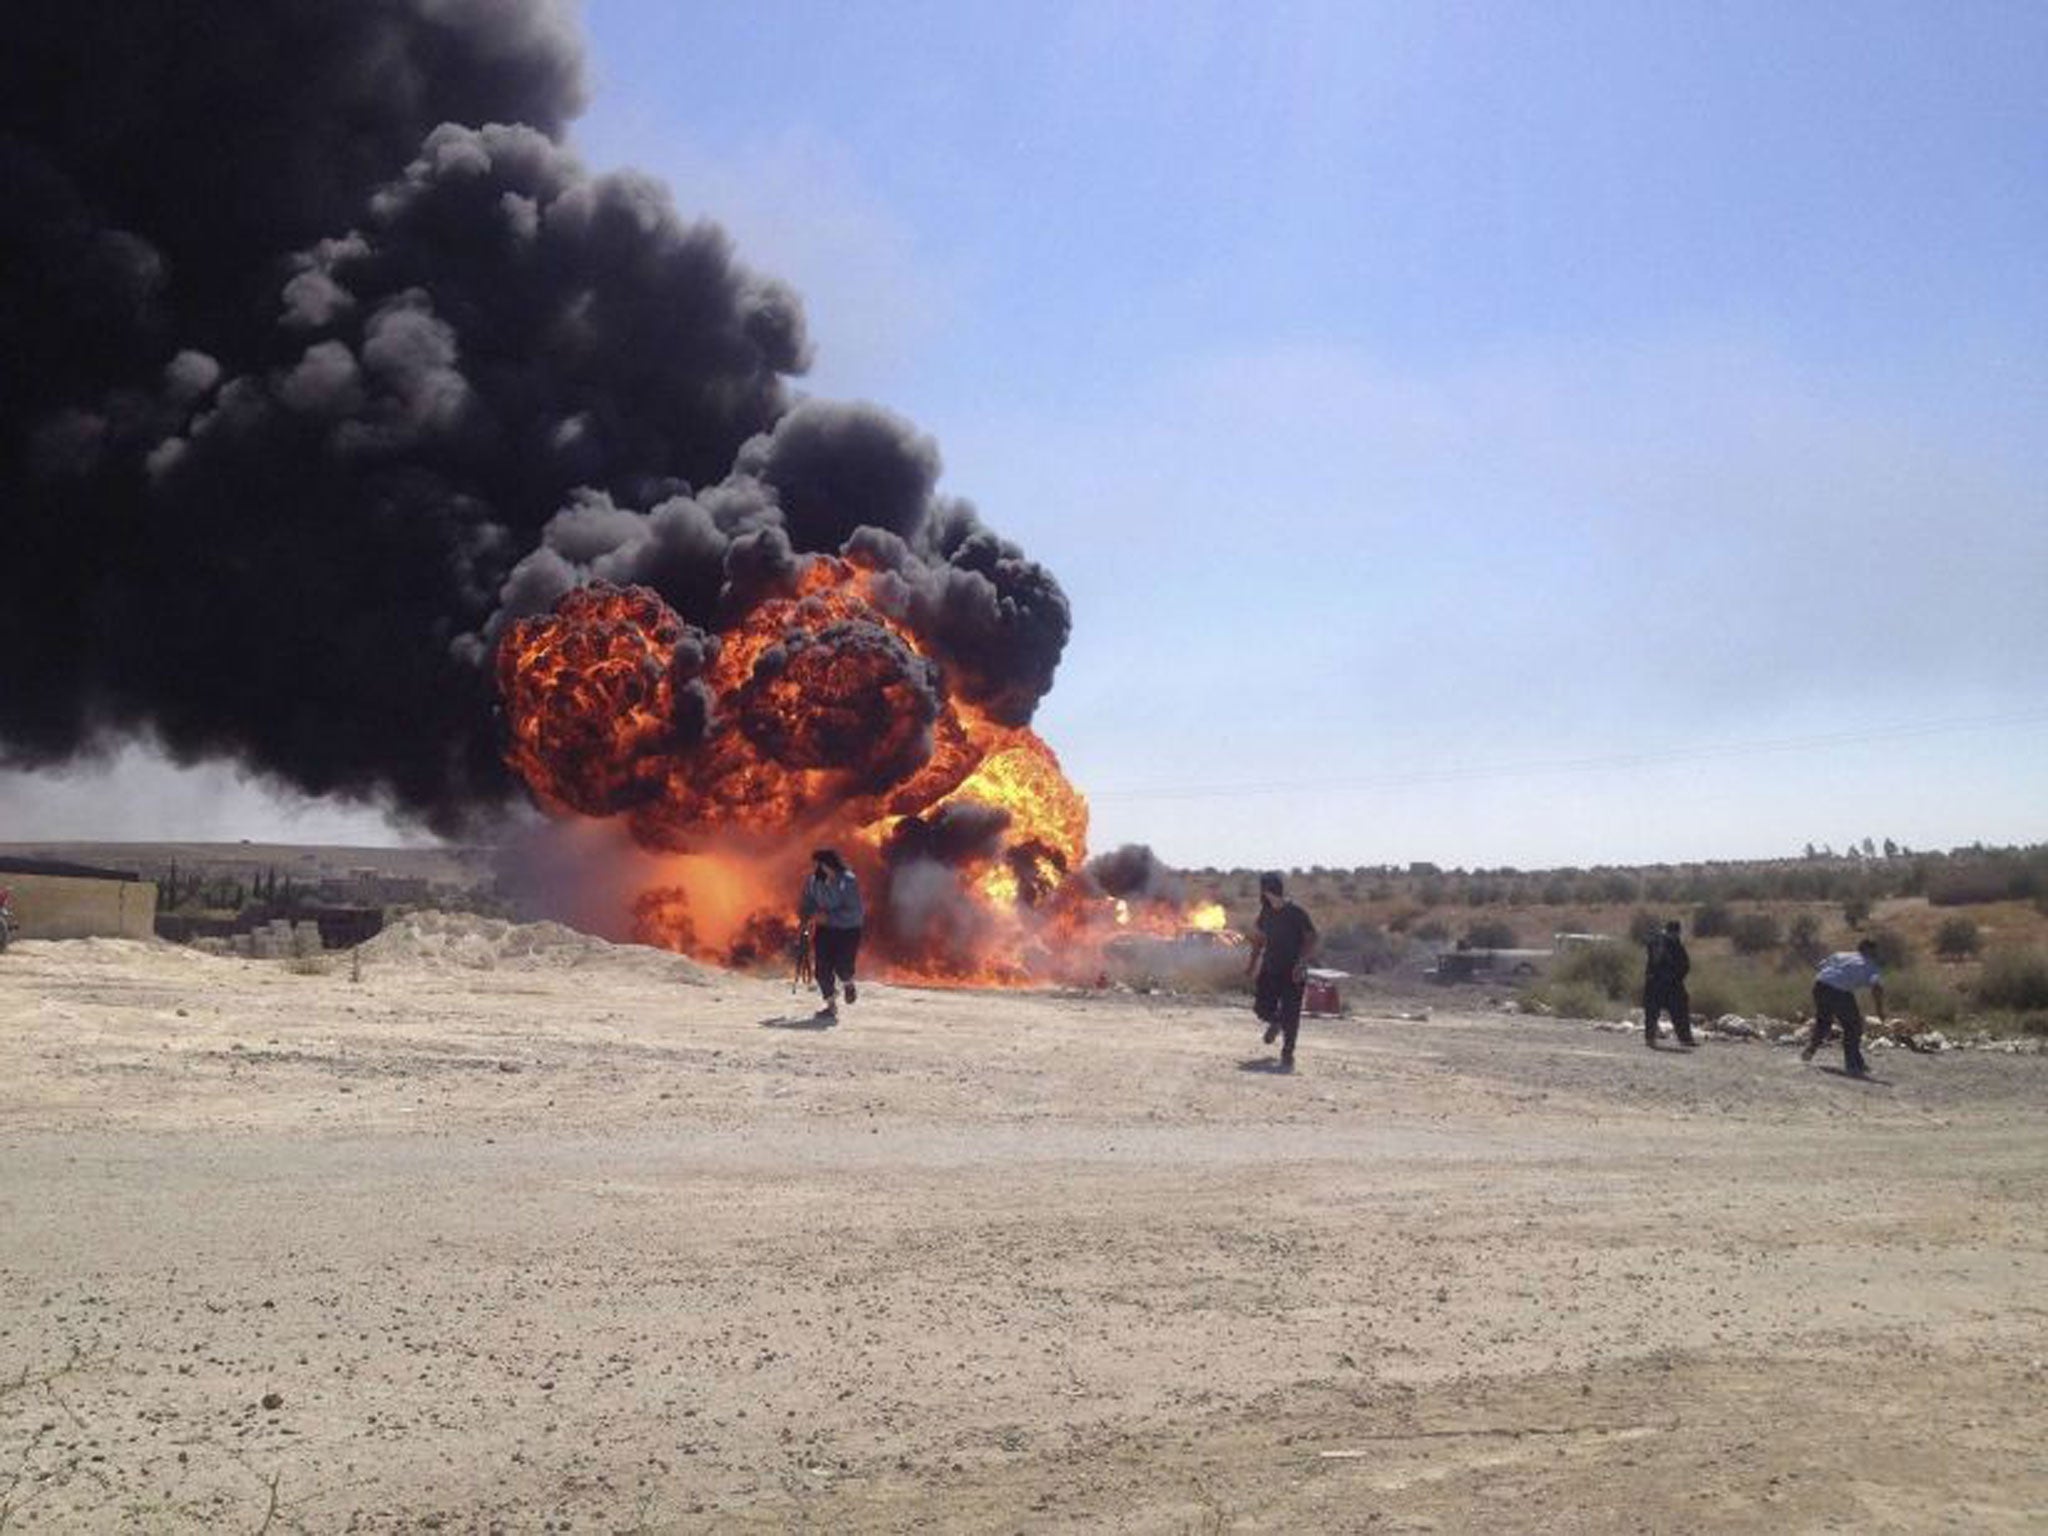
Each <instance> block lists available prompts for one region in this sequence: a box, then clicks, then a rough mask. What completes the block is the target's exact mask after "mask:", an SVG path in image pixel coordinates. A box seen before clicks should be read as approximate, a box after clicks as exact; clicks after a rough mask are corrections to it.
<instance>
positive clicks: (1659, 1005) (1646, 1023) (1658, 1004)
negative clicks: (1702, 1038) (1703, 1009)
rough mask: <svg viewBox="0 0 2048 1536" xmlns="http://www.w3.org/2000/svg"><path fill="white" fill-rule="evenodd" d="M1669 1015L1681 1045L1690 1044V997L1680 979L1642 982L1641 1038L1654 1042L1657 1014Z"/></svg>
mask: <svg viewBox="0 0 2048 1536" xmlns="http://www.w3.org/2000/svg"><path fill="white" fill-rule="evenodd" d="M1660 1013H1668V1014H1670V1015H1671V1027H1672V1029H1673V1030H1675V1031H1676V1032H1677V1034H1678V1041H1679V1044H1681V1045H1691V1044H1692V999H1691V998H1690V997H1688V996H1686V992H1685V983H1684V982H1682V981H1646V982H1644V983H1643V1038H1644V1039H1645V1040H1648V1041H1650V1042H1652V1043H1653V1044H1654V1043H1655V1041H1656V1039H1657V1015H1658V1014H1660Z"/></svg>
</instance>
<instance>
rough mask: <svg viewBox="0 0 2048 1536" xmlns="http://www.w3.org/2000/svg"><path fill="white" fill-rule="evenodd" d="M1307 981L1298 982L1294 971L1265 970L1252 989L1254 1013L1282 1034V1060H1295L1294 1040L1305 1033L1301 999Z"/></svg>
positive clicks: (1306, 986)
mask: <svg viewBox="0 0 2048 1536" xmlns="http://www.w3.org/2000/svg"><path fill="white" fill-rule="evenodd" d="M1307 990H1308V983H1307V981H1305V980H1303V981H1296V980H1295V979H1294V975H1293V972H1292V970H1291V969H1290V970H1285V971H1268V970H1263V969H1262V970H1261V971H1260V972H1259V977H1258V980H1257V982H1255V983H1254V984H1253V987H1252V1012H1253V1013H1255V1014H1257V1015H1258V1016H1259V1018H1260V1020H1261V1021H1262V1022H1264V1023H1265V1024H1266V1025H1267V1026H1268V1027H1269V1028H1274V1029H1278V1030H1279V1031H1280V1059H1281V1060H1282V1061H1292V1060H1294V1037H1295V1036H1296V1035H1298V1034H1300V1033H1301V996H1302V993H1304V992H1306V991H1307Z"/></svg>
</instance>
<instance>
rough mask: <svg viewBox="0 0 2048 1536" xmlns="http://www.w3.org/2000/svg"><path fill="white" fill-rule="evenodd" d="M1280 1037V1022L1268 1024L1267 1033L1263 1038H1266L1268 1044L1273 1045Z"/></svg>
mask: <svg viewBox="0 0 2048 1536" xmlns="http://www.w3.org/2000/svg"><path fill="white" fill-rule="evenodd" d="M1279 1038H1280V1026H1279V1025H1278V1024H1268V1025H1267V1026H1266V1033H1265V1035H1264V1036H1263V1039H1264V1040H1265V1042H1266V1044H1268V1045H1271V1044H1272V1043H1273V1042H1274V1041H1275V1040H1278V1039H1279Z"/></svg>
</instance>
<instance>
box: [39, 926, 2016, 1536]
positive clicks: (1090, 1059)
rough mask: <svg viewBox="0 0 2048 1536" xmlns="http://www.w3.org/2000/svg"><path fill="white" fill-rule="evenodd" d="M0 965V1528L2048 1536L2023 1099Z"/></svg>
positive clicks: (1939, 1065) (1111, 1019) (1419, 1043)
mask: <svg viewBox="0 0 2048 1536" xmlns="http://www.w3.org/2000/svg"><path fill="white" fill-rule="evenodd" d="M1359 1004H1360V1007H1359V1013H1358V1014H1357V1015H1356V1016H1354V1017H1352V1018H1349V1019H1346V1020H1342V1021H1334V1022H1327V1023H1325V1022H1311V1024H1310V1025H1309V1026H1308V1027H1307V1033H1306V1035H1305V1037H1304V1042H1303V1045H1302V1048H1301V1057H1302V1068H1303V1070H1302V1071H1300V1072H1299V1073H1297V1074H1296V1075H1294V1076H1292V1077H1284V1076H1280V1075H1277V1074H1274V1073H1271V1072H1269V1071H1266V1070H1262V1068H1263V1067H1264V1066H1265V1064H1266V1062H1267V1061H1268V1060H1269V1058H1270V1053H1269V1052H1267V1051H1265V1050H1263V1049H1262V1048H1261V1047H1260V1046H1259V1044H1258V1040H1257V1035H1256V1032H1255V1026H1254V1025H1253V1024H1252V1022H1251V1021H1250V1019H1249V1016H1248V1014H1246V1013H1244V1012H1242V1011H1239V1010H1236V1009H1233V1008H1228V1007H1225V1006H1222V1005H1220V1004H1213V1003H1207V1002H1187V1001H1182V1002H1174V1001H1170V1000H1153V999H1141V998H1130V997H1063V996H1047V995H1036V996H1024V995H1007V996H1001V995H998V996H991V995H987V994H979V993H975V994H969V993H952V994H948V993H938V992H924V991H909V990H899V989H894V988H889V987H884V986H876V987H873V988H871V989H869V990H867V991H865V992H864V993H863V995H862V998H861V1001H860V1002H859V1004H858V1005H857V1006H855V1007H853V1008H851V1009H849V1010H847V1019H846V1021H845V1022H844V1023H842V1024H841V1025H840V1026H839V1027H837V1028H835V1029H829V1030H827V1029H818V1028H811V1027H807V1025H808V1024H809V1022H810V1021H809V1020H808V1018H807V1016H806V1012H805V1008H804V1005H803V1004H802V1003H801V1002H800V1000H798V999H794V998H792V996H791V995H790V992H789V990H788V988H787V987H786V986H776V985H770V984H765V983H760V982H754V981H746V980H739V979H733V978H727V977H709V978H704V979H701V980H697V981H695V982H693V981H692V980H691V979H690V976H689V973H688V972H687V971H686V970H685V969H684V968H682V967H681V966H679V965H677V964H675V963H671V962H665V961H661V960H656V959H653V958H652V957H648V956H646V955H645V954H644V953H643V954H642V955H641V956H640V957H638V958H634V957H632V956H631V955H624V956H610V957H607V956H604V955H598V954H594V953H593V955H592V956H590V957H587V958H586V959H585V961H584V963H579V964H567V963H563V964H553V965H542V964H533V965H529V966H525V967H523V968H522V967H521V966H518V965H511V966H500V967H498V968H496V969H493V970H490V971H465V970H461V969H458V968H451V967H448V966H445V965H443V966H432V965H426V964H421V963H410V962H408V961H406V960H405V959H403V958H389V957H387V958H385V959H382V960H374V961H372V962H370V963H368V964H366V966H365V968H364V971H363V974H362V977H361V979H360V981H354V980H351V979H350V976H349V974H348V967H347V964H346V962H345V961H344V962H341V963H339V964H337V965H336V966H335V967H334V969H333V970H332V971H331V972H329V973H328V974H326V975H300V974H295V973H293V972H292V971H291V970H289V969H288V968H286V967H284V966H281V965H278V964H274V963H262V962H249V961H234V960H221V959H213V958H208V957H204V956H198V955H195V954H192V953H189V952H185V951H180V950H175V949H170V948H168V947H164V946H158V945H143V944H134V943H120V942H107V941H88V942H84V943H70V944H56V943H23V944H20V945H19V946H17V948H16V949H15V950H14V951H13V952H11V953H9V954H7V955H6V956H5V957H4V961H0V1527H4V1528H5V1529H6V1530H9V1531H14V1530H58V1531H71V1530H78V1531H119V1530H135V1531H202V1530H203V1531H248V1532H256V1531H293V1530H303V1531H344V1530H368V1531H394V1530H406V1531H412V1530H420V1529H439V1530H459V1531H471V1530H476V1531H491V1530H505V1531H568V1530H574V1531H639V1530H655V1531H663V1530H699V1529H719V1530H757V1529H758V1530H785V1529H789V1530H806V1529H808V1530H819V1531H845V1530H988V1531H1051V1530H1069V1529H1097V1530H1128V1531H1144V1532H1151V1531H1160V1532H1168V1531H1232V1530H1267V1531H1311V1530H1327V1531H1371V1532H1380V1531H1400V1530H1443V1531H1465V1530H1486V1531H1511V1530H1544V1531H1556V1530H1571V1531H1700V1530H1716V1529H1740V1530H1766V1529H1767V1530H1773V1531H1803V1530H1841V1531H1857V1532H1865V1531H1890V1530H1897V1531H1925V1530H1935V1529H1957V1530H1968V1531H2001V1530H2013V1531H2017V1530H2021V1529H2034V1530H2038V1529H2042V1528H2043V1527H2044V1525H2048V1449H2044V1447H2048V1328H2044V1326H2043V1324H2044V1320H2048V1311H2044V1308H2048V1218H2044V1215H2043V1213H2044V1212H2048V1108H2044V1106H2048V1091H2044V1090H2048V1058H2042V1057H2017V1058H2016V1057H2003V1056H1986V1055H1976V1054H1952V1055H1947V1056H1941V1057H1918V1056H1908V1055H1906V1054H1905V1053H1903V1052H1895V1053H1891V1054H1888V1055H1885V1056H1882V1057H1880V1058H1878V1061H1879V1066H1878V1072H1879V1080H1877V1081H1873V1082H1866V1083H1858V1082H1854V1081H1851V1080H1849V1079H1846V1078H1844V1077H1842V1076H1840V1075H1838V1074H1835V1073H1830V1072H1824V1071H1821V1070H1819V1069H1817V1068H1811V1067H1808V1068H1802V1067H1801V1066H1800V1065H1799V1064H1798V1062H1797V1060H1796V1057H1795V1054H1794V1053H1793V1052H1792V1051H1790V1050H1787V1049H1783V1048H1773V1047H1769V1046H1764V1045H1759V1044H1716V1045H1711V1046H1708V1047H1706V1048H1704V1049H1702V1050H1700V1051H1699V1052H1698V1053H1696V1054H1693V1055H1683V1054H1680V1053H1677V1052H1674V1051H1659V1052H1657V1053H1655V1054H1652V1053H1651V1052H1649V1051H1646V1050H1644V1049H1643V1048H1642V1046H1641V1044H1640V1043H1639V1042H1638V1041H1636V1040H1634V1039H1632V1038H1631V1037H1629V1036H1626V1035H1617V1034H1610V1033H1600V1032H1597V1031H1594V1030H1591V1029H1589V1028H1587V1027H1585V1026H1583V1025H1575V1024H1569V1023H1559V1022H1550V1021H1538V1020H1531V1019H1520V1020H1517V1019H1508V1018H1499V1017H1478V1016H1438V1017H1435V1018H1432V1019H1429V1020H1427V1021H1419V1020H1400V1019H1393V1018H1386V1017H1374V1016H1372V1009H1373V1007H1374V1003H1373V1000H1372V999H1371V998H1370V997H1369V996H1368V997H1365V998H1363V999H1360V1000H1359Z"/></svg>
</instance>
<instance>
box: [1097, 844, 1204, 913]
mask: <svg viewBox="0 0 2048 1536" xmlns="http://www.w3.org/2000/svg"><path fill="white" fill-rule="evenodd" d="M1084 868H1085V870H1086V873H1087V875H1088V878H1089V879H1090V880H1093V881H1094V882H1095V885H1096V888H1097V889H1098V890H1100V891H1101V892H1102V894H1103V895H1105V896H1116V897H1121V898H1123V899H1125V900H1128V901H1152V902H1166V903H1168V904H1170V905H1173V906H1179V905H1180V904H1181V903H1182V902H1183V901H1184V900H1185V899H1186V896H1187V882H1186V881H1185V880H1183V879H1182V878H1181V877H1180V875H1179V874H1178V873H1176V872H1175V871H1174V870H1172V869H1169V868H1168V867H1167V866H1166V865H1164V864H1162V863H1161V862H1160V861H1159V855H1157V854H1156V853H1154V852H1153V851H1152V849H1151V847H1150V846H1149V845H1148V844H1145V843H1125V844H1124V845H1123V846H1122V847H1119V848H1113V849H1111V850H1110V851H1109V852H1108V853H1100V854H1097V855H1096V856H1095V857H1094V858H1092V859H1090V860H1089V861H1088V862H1087V864H1086V865H1085V866H1084Z"/></svg>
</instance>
